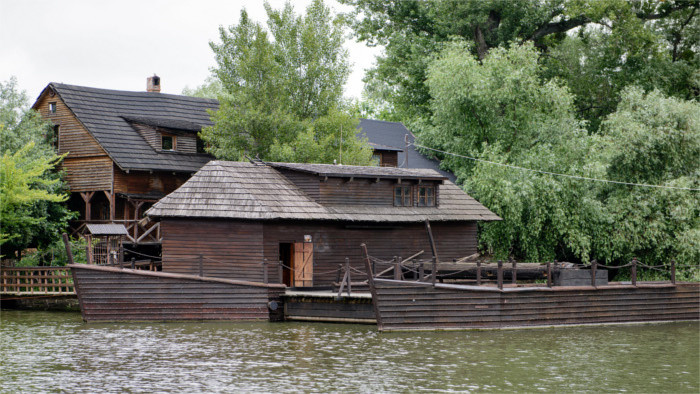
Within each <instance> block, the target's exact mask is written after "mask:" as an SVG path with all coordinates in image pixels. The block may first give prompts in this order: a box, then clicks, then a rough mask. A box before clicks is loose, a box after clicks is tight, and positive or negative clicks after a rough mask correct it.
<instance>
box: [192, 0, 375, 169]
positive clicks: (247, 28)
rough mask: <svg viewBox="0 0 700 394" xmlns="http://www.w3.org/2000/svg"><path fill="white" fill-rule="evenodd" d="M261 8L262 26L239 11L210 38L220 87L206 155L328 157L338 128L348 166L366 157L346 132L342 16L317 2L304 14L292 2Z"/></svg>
mask: <svg viewBox="0 0 700 394" xmlns="http://www.w3.org/2000/svg"><path fill="white" fill-rule="evenodd" d="M265 8H266V10H267V15H268V21H267V29H265V28H264V27H263V26H262V25H261V24H259V23H255V22H253V21H251V20H250V19H249V17H248V14H247V13H246V12H245V10H244V11H242V12H241V17H240V20H239V22H238V24H237V25H233V26H231V27H230V28H228V29H224V28H221V30H220V36H221V43H219V44H217V43H211V47H212V49H213V51H214V53H215V55H216V60H217V64H218V67H217V68H215V69H214V73H215V75H216V78H217V80H218V81H220V83H221V85H222V86H223V89H224V92H225V94H223V95H220V97H219V98H220V100H221V101H220V109H219V111H217V112H216V113H214V114H213V115H212V119H213V121H214V123H215V125H214V126H213V127H209V128H205V129H204V130H203V131H202V138H203V139H204V140H205V141H207V142H209V143H210V144H211V149H210V151H211V153H213V154H214V155H215V156H217V157H220V158H225V159H231V160H241V159H243V158H244V156H245V155H246V154H248V155H253V156H255V155H259V156H260V157H261V158H263V159H267V160H276V159H287V160H304V161H312V162H332V159H339V156H334V155H333V154H331V152H340V149H339V144H340V130H341V129H342V130H345V133H346V134H344V139H343V141H344V142H343V155H344V156H346V157H348V158H352V160H355V161H353V162H348V164H368V163H370V162H371V151H370V150H369V149H368V148H367V147H366V144H363V143H362V141H360V140H357V139H355V137H354V133H352V132H351V131H354V126H355V125H356V121H354V120H353V119H352V118H350V117H349V116H342V115H341V114H340V112H342V111H341V109H342V101H341V96H342V89H343V85H344V83H345V81H346V80H347V77H348V73H349V63H348V59H347V57H348V55H347V51H346V50H345V49H343V41H344V39H343V30H342V26H341V21H340V20H339V19H338V18H334V17H333V16H332V15H331V12H330V10H329V9H328V8H327V7H326V6H325V5H324V4H323V2H322V1H321V0H317V1H314V2H313V3H312V4H311V5H310V6H309V7H308V8H307V10H306V15H304V16H297V15H296V14H295V13H294V10H293V8H292V6H291V5H290V4H289V3H287V4H286V5H285V7H284V8H283V9H282V10H274V9H272V8H271V7H270V5H269V4H266V5H265ZM268 34H269V36H270V37H268ZM329 125H333V126H334V127H337V129H336V130H333V131H332V132H331V131H329V130H328V126H329ZM336 137H337V138H336ZM353 139H355V141H353ZM346 150H347V151H346ZM343 161H344V162H347V161H346V160H343Z"/></svg>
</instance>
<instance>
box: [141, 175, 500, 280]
mask: <svg viewBox="0 0 700 394" xmlns="http://www.w3.org/2000/svg"><path fill="white" fill-rule="evenodd" d="M147 215H148V216H149V217H151V218H152V219H154V220H160V225H161V234H162V236H163V245H162V248H163V271H166V272H171V273H180V274H194V275H203V276H211V277H222V278H229V279H239V280H249V281H258V282H261V281H263V279H264V277H265V276H267V277H268V279H269V280H270V281H280V282H284V283H285V284H286V285H288V286H292V287H311V286H313V287H327V286H330V285H331V284H332V282H333V281H334V280H336V275H337V268H338V265H339V264H340V263H343V262H344V261H345V258H349V259H350V264H351V265H352V266H353V267H357V268H362V267H363V265H362V260H361V249H360V244H361V243H366V244H367V245H368V247H369V248H370V249H371V250H372V251H373V255H375V256H378V257H381V258H386V259H391V258H392V257H393V256H403V257H408V256H410V255H412V254H414V253H416V252H418V251H420V250H425V251H426V254H428V253H429V251H430V244H429V241H428V237H427V235H426V231H425V227H424V221H425V219H428V220H430V222H431V224H432V231H433V233H434V235H435V238H436V242H437V249H438V250H439V253H440V258H441V260H444V261H448V260H451V259H453V258H460V257H464V256H468V255H471V254H473V253H475V252H476V248H477V222H478V221H491V220H500V218H499V217H498V216H496V215H495V214H493V213H492V212H491V211H489V210H488V209H487V208H486V207H484V206H483V205H481V204H480V203H479V202H478V201H476V200H474V199H473V198H471V197H470V196H468V195H467V194H466V193H464V191H462V190H461V189H460V188H459V187H457V186H456V185H455V184H453V183H452V182H450V181H449V180H448V179H447V178H446V177H445V176H443V175H441V174H440V173H438V172H436V171H434V170H429V169H399V168H392V167H359V166H343V165H328V164H293V163H247V162H228V161H212V162H210V163H208V164H207V165H205V166H204V167H202V169H201V170H200V171H199V172H197V173H196V174H195V175H194V176H193V177H192V178H191V179H189V180H188V181H187V182H186V183H185V184H184V185H182V186H181V187H180V188H178V189H177V190H175V191H174V192H173V193H171V194H169V195H168V196H166V197H165V198H163V199H162V200H160V201H159V202H157V203H156V204H155V205H153V207H152V208H151V209H149V210H148V211H147ZM279 261H281V262H282V263H283V266H284V267H285V268H284V269H283V270H281V275H282V277H280V270H278V262H279ZM263 262H265V263H266V264H263ZM263 269H265V270H266V271H267V273H265V272H264V271H263Z"/></svg>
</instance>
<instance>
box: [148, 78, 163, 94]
mask: <svg viewBox="0 0 700 394" xmlns="http://www.w3.org/2000/svg"><path fill="white" fill-rule="evenodd" d="M146 91H147V92H155V93H160V77H159V76H157V75H156V74H153V76H152V77H148V79H146Z"/></svg>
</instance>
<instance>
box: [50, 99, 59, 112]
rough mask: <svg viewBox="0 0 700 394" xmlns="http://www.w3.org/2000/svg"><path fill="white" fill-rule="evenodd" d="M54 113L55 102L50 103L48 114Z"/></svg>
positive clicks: (55, 108) (55, 109)
mask: <svg viewBox="0 0 700 394" xmlns="http://www.w3.org/2000/svg"><path fill="white" fill-rule="evenodd" d="M56 111H57V106H56V102H55V101H52V102H50V103H49V113H50V114H55V113H56Z"/></svg>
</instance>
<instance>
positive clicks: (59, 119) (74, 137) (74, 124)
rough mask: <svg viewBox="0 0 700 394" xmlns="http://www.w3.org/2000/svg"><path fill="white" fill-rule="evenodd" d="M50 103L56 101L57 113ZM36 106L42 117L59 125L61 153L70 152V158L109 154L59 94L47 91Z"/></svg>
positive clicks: (59, 149) (59, 150)
mask: <svg viewBox="0 0 700 394" xmlns="http://www.w3.org/2000/svg"><path fill="white" fill-rule="evenodd" d="M49 103H56V113H51V112H50V111H49ZM36 108H37V109H38V111H39V114H41V117H42V118H44V119H48V120H50V121H51V122H52V123H53V124H54V125H58V126H59V147H58V153H59V154H64V153H68V156H67V157H68V158H76V157H91V156H105V157H106V156H107V153H106V152H105V151H104V149H102V147H101V146H100V144H99V143H97V140H95V138H94V137H93V136H92V135H91V134H90V133H89V132H88V131H87V130H86V129H85V127H83V125H82V124H81V123H80V122H79V121H78V119H76V118H75V115H74V114H73V112H72V111H71V110H70V109H69V108H68V107H67V106H66V105H65V103H64V102H63V100H61V98H60V97H58V95H55V96H53V97H51V96H50V95H49V94H48V93H45V94H44V95H43V96H42V97H41V98H40V99H39V101H38V102H37V104H36Z"/></svg>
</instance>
